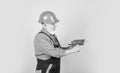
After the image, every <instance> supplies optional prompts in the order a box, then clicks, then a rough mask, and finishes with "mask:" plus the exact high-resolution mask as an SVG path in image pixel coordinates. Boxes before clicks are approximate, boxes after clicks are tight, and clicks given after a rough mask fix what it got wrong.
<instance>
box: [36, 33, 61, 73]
mask: <svg viewBox="0 0 120 73" xmlns="http://www.w3.org/2000/svg"><path fill="white" fill-rule="evenodd" d="M40 33H43V34H45V35H46V36H48V37H49V38H50V39H51V40H52V41H53V43H54V48H60V47H61V46H60V43H59V41H58V40H57V38H56V37H55V36H54V35H53V38H51V37H50V36H49V35H48V34H46V33H44V32H39V34H40ZM37 70H41V73H60V58H56V57H51V58H50V59H48V60H41V59H38V58H37V66H36V71H37Z"/></svg>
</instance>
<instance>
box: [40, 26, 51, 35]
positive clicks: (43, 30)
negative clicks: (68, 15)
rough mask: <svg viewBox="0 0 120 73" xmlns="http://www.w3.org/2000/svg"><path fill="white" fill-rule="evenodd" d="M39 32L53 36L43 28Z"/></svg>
mask: <svg viewBox="0 0 120 73" xmlns="http://www.w3.org/2000/svg"><path fill="white" fill-rule="evenodd" d="M41 32H44V33H46V34H48V35H53V34H51V33H50V32H48V31H47V30H46V29H44V28H43V29H42V30H41Z"/></svg>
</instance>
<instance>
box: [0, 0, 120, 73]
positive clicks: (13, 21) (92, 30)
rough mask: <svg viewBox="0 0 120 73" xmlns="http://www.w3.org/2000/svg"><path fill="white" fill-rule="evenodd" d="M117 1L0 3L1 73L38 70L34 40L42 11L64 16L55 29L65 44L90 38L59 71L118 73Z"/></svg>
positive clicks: (9, 0)
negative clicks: (36, 68)
mask: <svg viewBox="0 0 120 73" xmlns="http://www.w3.org/2000/svg"><path fill="white" fill-rule="evenodd" d="M119 2H120V1H119V0H4V1H0V19H1V20H0V44H1V45H0V73H35V67H36V58H35V56H34V46H33V40H34V36H35V34H36V33H37V32H39V31H40V30H41V25H40V24H38V23H37V21H38V18H39V15H40V13H41V12H43V11H45V10H51V11H53V12H54V13H55V14H56V15H57V18H58V19H60V22H59V23H58V28H57V30H56V33H57V35H58V39H59V41H60V42H61V44H62V45H63V46H66V45H67V44H68V43H70V41H72V40H73V39H79V38H85V39H87V40H88V42H87V43H86V44H85V45H84V46H82V47H81V52H79V53H76V54H71V55H69V56H66V57H63V58H62V64H61V65H62V66H61V73H115V72H116V73H119V72H120V71H119V68H120V63H119V62H120V57H119V56H120V54H119V51H120V50H119V48H120V47H119V40H120V39H119V36H120V35H119V31H120V30H119V25H120V22H119V20H120V14H119V13H120V10H119V9H120V8H119V7H120V5H119Z"/></svg>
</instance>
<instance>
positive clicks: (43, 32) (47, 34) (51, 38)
mask: <svg viewBox="0 0 120 73" xmlns="http://www.w3.org/2000/svg"><path fill="white" fill-rule="evenodd" d="M39 33H43V34H45V35H46V36H48V37H49V38H50V39H51V40H52V41H53V39H52V38H51V37H50V36H49V35H48V34H46V33H44V32H39Z"/></svg>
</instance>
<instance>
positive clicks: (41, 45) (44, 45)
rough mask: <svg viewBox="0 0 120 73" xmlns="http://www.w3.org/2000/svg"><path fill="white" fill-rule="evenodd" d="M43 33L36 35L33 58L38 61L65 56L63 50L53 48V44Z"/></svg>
mask: <svg viewBox="0 0 120 73" xmlns="http://www.w3.org/2000/svg"><path fill="white" fill-rule="evenodd" d="M41 32H44V33H46V34H47V35H49V36H50V37H51V38H54V37H53V36H52V35H51V34H50V33H49V32H48V31H47V30H45V29H42V30H41ZM44 33H38V34H36V36H35V39H34V47H35V56H36V57H37V58H39V59H44V60H46V59H49V58H50V57H51V56H52V57H61V56H63V55H64V54H65V50H63V49H60V47H59V48H55V47H54V42H53V41H52V40H51V39H50V38H49V37H48V36H46V35H45V34H44Z"/></svg>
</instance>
